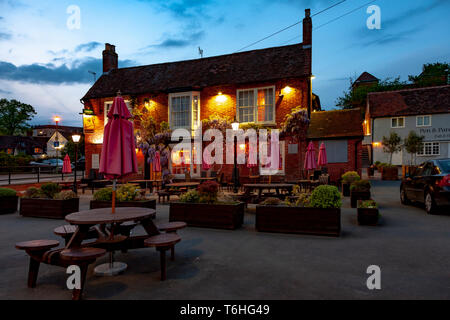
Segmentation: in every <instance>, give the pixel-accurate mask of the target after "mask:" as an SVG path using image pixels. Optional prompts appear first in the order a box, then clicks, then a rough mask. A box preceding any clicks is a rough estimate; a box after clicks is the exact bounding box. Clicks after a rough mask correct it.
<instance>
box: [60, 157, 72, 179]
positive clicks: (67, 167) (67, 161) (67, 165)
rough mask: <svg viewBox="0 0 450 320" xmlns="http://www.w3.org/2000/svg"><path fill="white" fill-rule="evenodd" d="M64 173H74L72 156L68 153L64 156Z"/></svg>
mask: <svg viewBox="0 0 450 320" xmlns="http://www.w3.org/2000/svg"><path fill="white" fill-rule="evenodd" d="M62 173H64V174H66V173H72V166H71V165H70V157H69V155H68V154H66V156H65V157H64V163H63V168H62Z"/></svg>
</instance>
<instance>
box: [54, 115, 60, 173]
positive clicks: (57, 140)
mask: <svg viewBox="0 0 450 320" xmlns="http://www.w3.org/2000/svg"><path fill="white" fill-rule="evenodd" d="M53 121H55V123H56V130H55V133H56V136H55V143H54V147H55V151H56V172H58V168H59V161H58V160H59V159H58V149H59V137H58V123H59V122H60V121H61V118H60V117H58V116H55V117H53Z"/></svg>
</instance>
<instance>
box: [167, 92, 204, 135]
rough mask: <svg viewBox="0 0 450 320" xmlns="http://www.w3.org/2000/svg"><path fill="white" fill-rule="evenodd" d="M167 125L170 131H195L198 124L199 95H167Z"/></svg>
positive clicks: (195, 93) (187, 93)
mask: <svg viewBox="0 0 450 320" xmlns="http://www.w3.org/2000/svg"><path fill="white" fill-rule="evenodd" d="M169 123H170V128H171V129H172V130H176V129H182V128H184V129H190V130H195V129H197V128H198V126H199V124H200V93H198V92H183V93H171V94H169Z"/></svg>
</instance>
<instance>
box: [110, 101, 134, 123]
mask: <svg viewBox="0 0 450 320" xmlns="http://www.w3.org/2000/svg"><path fill="white" fill-rule="evenodd" d="M113 103H114V102H113V101H108V102H105V108H104V109H105V110H104V113H105V115H104V116H105V118H104V119H105V123H104V124H105V126H106V125H107V124H108V120H109V119H108V113H109V110H111V107H112V105H113ZM125 104H126V105H127V108H128V111H130V113H131V114H132V112H133V107H131V104H130V101H128V100H125ZM130 120H132V119H130Z"/></svg>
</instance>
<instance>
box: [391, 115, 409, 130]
mask: <svg viewBox="0 0 450 320" xmlns="http://www.w3.org/2000/svg"><path fill="white" fill-rule="evenodd" d="M394 119H397V124H398V119H403V126H398V125H397V126H396V127H394V126H392V121H393V120H394ZM405 125H406V118H405V117H393V118H391V129H400V128H404V127H405Z"/></svg>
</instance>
